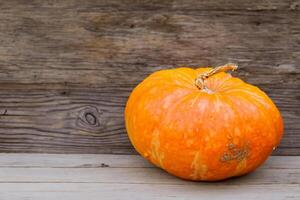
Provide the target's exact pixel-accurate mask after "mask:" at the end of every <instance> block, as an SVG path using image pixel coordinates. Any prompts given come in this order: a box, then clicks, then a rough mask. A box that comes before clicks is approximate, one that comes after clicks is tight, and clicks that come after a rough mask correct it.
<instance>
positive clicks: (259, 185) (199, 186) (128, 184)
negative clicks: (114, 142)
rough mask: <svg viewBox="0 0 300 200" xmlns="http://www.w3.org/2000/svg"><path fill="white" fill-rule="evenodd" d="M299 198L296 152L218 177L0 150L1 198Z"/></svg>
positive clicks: (118, 158)
mask: <svg viewBox="0 0 300 200" xmlns="http://www.w3.org/2000/svg"><path fill="white" fill-rule="evenodd" d="M255 198H260V199H267V200H268V199H270V200H271V199H272V200H282V199H287V200H290V199H292V200H296V199H299V198H300V157H298V156H284V157H283V156H273V157H270V158H269V159H268V160H267V161H266V163H265V164H264V165H263V166H262V167H260V168H259V169H258V170H256V171H255V172H253V173H251V174H249V175H247V176H243V177H239V178H234V179H229V180H226V181H220V182H211V183H207V182H191V181H184V180H181V179H178V178H176V177H173V176H171V175H169V174H167V173H166V172H164V171H162V170H160V169H157V168H156V167H154V166H153V165H151V164H150V163H148V162H146V161H145V160H143V159H142V158H140V157H139V156H136V155H103V154H97V155H95V154H89V155H87V154H80V155H76V154H74V155H73V154H70V155H61V154H60V155H56V154H0V199H1V200H25V199H26V200H28V199H30V200H38V199H45V200H48V199H49V200H50V199H59V200H60V199H61V200H69V199H72V200H76V199H89V200H94V199H233V200H234V199H255Z"/></svg>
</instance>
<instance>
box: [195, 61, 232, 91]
mask: <svg viewBox="0 0 300 200" xmlns="http://www.w3.org/2000/svg"><path fill="white" fill-rule="evenodd" d="M237 68H238V66H237V65H236V64H234V63H228V64H226V65H222V66H219V67H216V68H213V69H211V70H210V71H208V72H205V73H203V74H200V75H199V76H198V77H197V78H196V80H195V84H196V86H197V87H198V88H199V89H200V90H205V91H209V89H208V88H207V87H206V85H205V84H204V81H205V79H207V78H209V77H211V76H213V75H214V74H217V73H220V72H226V71H228V70H231V71H234V70H236V69H237Z"/></svg>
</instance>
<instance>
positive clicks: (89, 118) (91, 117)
mask: <svg viewBox="0 0 300 200" xmlns="http://www.w3.org/2000/svg"><path fill="white" fill-rule="evenodd" d="M84 117H85V120H86V122H87V123H88V124H90V125H95V124H97V118H96V117H95V115H93V113H90V112H87V113H85V115H84Z"/></svg>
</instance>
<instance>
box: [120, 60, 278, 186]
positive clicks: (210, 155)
mask: <svg viewBox="0 0 300 200" xmlns="http://www.w3.org/2000/svg"><path fill="white" fill-rule="evenodd" d="M236 68H237V66H236V65H234V64H227V65H224V66H221V67H217V68H215V69H211V68H199V69H196V70H195V69H191V68H177V69H169V70H161V71H157V72H155V73H153V74H151V75H150V76H149V77H147V78H146V79H145V80H144V81H143V82H141V83H140V84H139V85H138V86H137V87H136V88H135V89H134V90H133V92H132V93H131V95H130V97H129V100H128V102H127V105H126V110H125V121H126V129H127V132H128V135H129V138H130V140H131V142H132V144H133V146H134V147H135V149H136V150H137V151H138V152H139V153H140V154H141V155H142V156H143V157H144V158H146V159H147V160H149V161H151V162H152V163H153V164H155V165H156V166H158V167H160V168H162V169H164V170H166V171H167V172H169V173H170V174H173V175H175V176H178V177H181V178H183V179H189V180H202V181H215V180H222V179H226V178H229V177H233V176H240V175H243V174H246V173H248V172H251V171H253V170H254V169H256V168H257V167H258V166H259V165H261V164H262V163H263V162H264V161H265V160H266V158H267V157H268V155H270V154H271V152H272V150H274V149H275V147H276V146H277V145H278V144H279V142H280V140H281V137H282V134H283V121H282V118H281V115H280V112H279V111H278V109H277V108H276V106H275V105H274V103H273V102H272V100H271V99H270V98H269V97H268V96H267V95H266V94H265V93H264V92H263V91H261V90H260V89H259V88H257V87H255V86H253V85H250V84H247V83H245V82H244V81H242V80H241V79H239V78H234V77H232V76H231V75H230V74H228V73H226V72H225V71H227V70H234V69H236Z"/></svg>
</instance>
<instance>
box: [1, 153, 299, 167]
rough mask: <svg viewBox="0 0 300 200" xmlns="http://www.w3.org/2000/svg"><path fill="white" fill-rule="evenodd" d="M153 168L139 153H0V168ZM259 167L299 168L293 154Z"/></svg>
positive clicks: (271, 160) (269, 160)
mask: <svg viewBox="0 0 300 200" xmlns="http://www.w3.org/2000/svg"><path fill="white" fill-rule="evenodd" d="M2 167H6V168H8V167H9V168H28V167H31V168H101V167H109V168H155V166H154V165H152V164H151V163H149V162H148V161H146V160H145V159H143V158H142V157H141V156H139V155H110V154H26V153H21V154H15V153H14V154H4V153H2V154H0V168H2ZM260 168H261V169H300V159H299V158H298V157H295V156H272V157H270V158H269V159H268V160H267V161H266V162H265V163H264V164H263V165H262V166H261V167H260Z"/></svg>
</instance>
